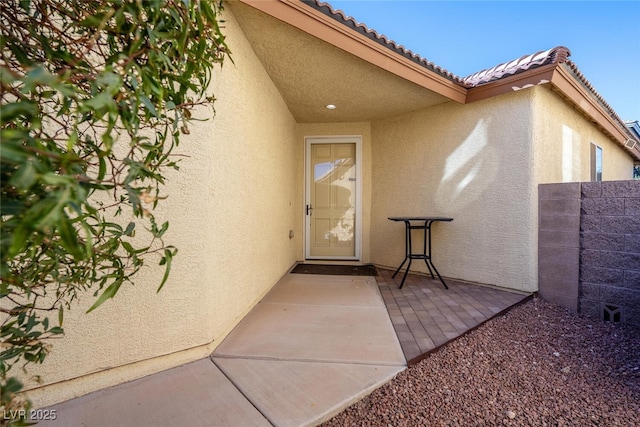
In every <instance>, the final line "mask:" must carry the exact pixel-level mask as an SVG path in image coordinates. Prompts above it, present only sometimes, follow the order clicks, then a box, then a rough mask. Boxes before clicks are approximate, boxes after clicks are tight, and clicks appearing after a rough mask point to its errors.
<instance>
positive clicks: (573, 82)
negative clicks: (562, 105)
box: [551, 64, 640, 161]
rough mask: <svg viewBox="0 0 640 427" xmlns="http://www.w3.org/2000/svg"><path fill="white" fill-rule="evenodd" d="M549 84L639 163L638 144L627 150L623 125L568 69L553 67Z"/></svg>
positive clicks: (561, 65)
mask: <svg viewBox="0 0 640 427" xmlns="http://www.w3.org/2000/svg"><path fill="white" fill-rule="evenodd" d="M551 84H552V86H553V87H554V88H556V89H557V90H559V91H560V92H561V93H562V94H563V95H564V96H566V97H567V98H568V99H569V100H570V101H571V102H572V103H573V104H574V105H576V106H577V107H578V108H579V109H580V110H581V111H582V112H583V113H584V114H586V115H587V116H588V117H590V118H591V121H592V122H593V123H594V124H595V125H596V126H597V127H599V128H600V129H601V130H602V131H603V132H605V133H606V134H607V135H609V137H611V138H612V139H613V140H614V141H615V142H617V143H618V144H619V145H620V146H621V147H622V148H623V149H624V150H626V151H627V152H628V153H629V154H631V156H632V157H633V158H634V160H635V161H640V146H639V145H640V144H635V146H634V147H632V148H629V147H627V146H626V142H627V140H628V139H629V133H628V130H627V129H626V127H625V126H624V123H619V120H616V118H615V117H613V116H612V115H611V113H609V112H608V111H607V110H606V109H605V108H604V107H603V106H602V105H601V104H600V103H599V102H598V101H597V100H596V99H595V98H594V97H593V96H592V94H591V92H590V91H589V90H588V89H587V88H585V87H584V86H583V85H582V84H581V83H580V81H579V80H578V79H577V78H576V77H575V75H574V74H573V73H572V71H571V70H570V69H569V67H566V66H563V64H558V66H556V67H555V70H554V73H553V76H552V78H551Z"/></svg>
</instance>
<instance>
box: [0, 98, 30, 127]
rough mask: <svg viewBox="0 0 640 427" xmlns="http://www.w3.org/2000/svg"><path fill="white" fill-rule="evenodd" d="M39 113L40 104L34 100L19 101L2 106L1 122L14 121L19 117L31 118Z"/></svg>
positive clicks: (0, 111) (0, 110)
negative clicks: (33, 101)
mask: <svg viewBox="0 0 640 427" xmlns="http://www.w3.org/2000/svg"><path fill="white" fill-rule="evenodd" d="M36 114H38V106H37V105H36V104H34V103H32V102H27V101H19V102H12V103H9V104H5V105H2V106H0V124H2V125H4V124H5V123H9V122H12V121H13V120H15V119H16V118H18V117H25V118H29V117H31V116H35V115H36Z"/></svg>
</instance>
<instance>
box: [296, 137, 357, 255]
mask: <svg viewBox="0 0 640 427" xmlns="http://www.w3.org/2000/svg"><path fill="white" fill-rule="evenodd" d="M304 141H305V154H304V159H305V167H304V205H303V206H302V209H303V212H302V215H303V218H304V221H303V223H304V246H305V249H304V257H305V259H311V260H314V259H315V260H323V259H325V260H329V259H330V260H340V261H342V260H344V261H359V260H360V257H361V253H362V135H343V136H341V135H331V136H326V135H325V136H305V138H304ZM340 143H347V144H355V145H356V158H355V164H356V218H355V220H356V226H355V229H354V233H355V236H354V237H355V242H354V243H355V248H354V252H355V253H354V256H349V257H345V256H311V233H310V232H309V231H310V228H311V221H310V217H309V215H307V214H306V211H305V210H306V205H308V204H309V203H310V198H311V177H312V172H311V146H312V145H313V144H340Z"/></svg>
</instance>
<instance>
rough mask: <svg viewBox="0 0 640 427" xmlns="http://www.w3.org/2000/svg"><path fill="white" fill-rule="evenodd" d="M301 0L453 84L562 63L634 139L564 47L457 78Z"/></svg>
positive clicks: (315, 0) (327, 8)
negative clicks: (571, 59)
mask: <svg viewBox="0 0 640 427" xmlns="http://www.w3.org/2000/svg"><path fill="white" fill-rule="evenodd" d="M300 1H302V2H303V3H305V4H307V5H309V6H311V7H312V8H314V9H316V10H318V11H320V12H322V13H323V14H325V15H326V16H328V17H330V18H332V19H334V20H336V21H338V22H340V23H342V24H343V25H345V26H347V27H349V28H352V29H353V30H355V31H357V32H358V33H360V34H362V35H364V36H366V37H368V38H369V39H371V40H373V41H375V42H376V43H379V44H380V45H382V46H385V47H386V48H388V49H390V50H392V51H394V52H396V53H398V54H399V55H402V56H404V57H405V58H408V59H410V60H411V61H413V62H415V63H417V64H419V65H421V66H423V67H425V68H427V69H428V70H431V71H434V72H436V73H438V74H439V75H441V76H443V77H445V78H447V79H448V80H450V81H452V82H454V83H457V84H459V85H461V86H463V87H465V88H473V87H477V86H480V85H483V84H487V83H490V82H493V81H496V80H499V79H502V78H505V77H509V76H513V75H515V74H519V73H522V72H525V71H527V70H531V69H534V68H538V67H541V66H544V65H547V64H563V66H566V67H568V68H569V70H570V71H571V72H572V74H573V75H574V76H575V77H576V79H577V80H578V81H579V82H580V83H581V84H582V85H583V86H584V87H585V89H586V90H587V91H588V92H589V93H591V94H592V95H593V97H594V98H595V99H596V100H597V102H598V103H599V104H600V105H601V106H602V107H603V108H604V109H605V110H606V111H607V113H609V115H610V116H611V117H612V118H613V119H614V120H615V121H617V122H618V124H619V125H620V126H621V128H622V129H624V130H625V131H627V133H628V135H630V136H632V137H633V138H634V139H635V138H637V137H636V136H635V135H633V133H632V132H631V131H630V130H629V128H628V127H627V126H626V125H625V122H624V121H622V120H621V119H620V117H619V116H618V115H617V114H616V112H615V111H614V110H613V108H611V106H610V105H609V104H607V102H606V101H605V100H604V98H602V96H601V95H600V94H599V93H598V92H597V91H596V90H595V88H594V87H593V86H592V85H591V83H590V82H589V81H588V80H587V79H586V78H585V76H584V75H583V74H582V73H581V72H580V70H579V69H578V67H577V66H576V65H575V64H574V63H573V62H572V61H570V60H569V59H568V57H569V56H570V55H571V52H570V51H569V49H568V48H566V47H564V46H556V47H554V48H551V49H548V50H544V51H540V52H536V53H533V54H531V55H525V56H521V57H520V58H518V59H515V60H513V61H509V62H505V63H504V64H499V65H496V66H495V67H492V68H488V69H486V70H482V71H478V72H477V73H474V74H471V75H470V76H467V77H465V78H460V77H458V76H457V75H455V74H453V73H451V72H450V71H447V70H446V69H444V68H442V67H440V66H438V65H436V64H434V63H433V62H431V61H428V60H427V59H425V58H423V57H421V56H420V55H418V54H415V53H413V52H412V51H410V50H409V49H406V48H405V47H403V46H401V45H399V44H397V43H396V42H394V41H393V40H390V39H388V38H387V37H386V36H385V35H382V34H379V33H378V32H376V31H375V30H373V29H370V28H368V27H367V26H366V25H365V24H362V23H359V22H358V21H356V20H355V19H354V18H352V17H350V16H347V15H345V14H344V12H342V11H341V10H336V9H334V8H333V7H332V6H331V5H330V4H328V3H325V2H322V1H320V0H300Z"/></svg>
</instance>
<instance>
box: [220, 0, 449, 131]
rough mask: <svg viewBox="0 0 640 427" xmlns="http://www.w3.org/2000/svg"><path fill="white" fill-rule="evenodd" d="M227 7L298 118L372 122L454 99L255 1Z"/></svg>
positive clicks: (308, 120) (323, 120) (311, 121)
mask: <svg viewBox="0 0 640 427" xmlns="http://www.w3.org/2000/svg"><path fill="white" fill-rule="evenodd" d="M227 6H228V7H230V8H231V10H232V12H233V14H234V16H235V17H236V19H237V21H238V23H239V24H240V26H241V28H242V30H243V31H244V33H245V35H246V36H247V38H248V39H249V41H250V43H251V45H252V46H253V49H254V51H255V53H256V55H257V56H258V58H259V59H260V61H261V62H262V64H263V66H264V68H265V69H266V71H267V73H269V76H270V77H271V79H272V80H273V82H274V83H275V85H276V87H277V88H278V90H279V91H280V93H281V94H282V96H283V98H284V100H285V102H286V103H287V105H288V107H289V109H290V111H291V113H292V114H293V116H294V117H295V119H296V120H297V121H298V122H299V123H319V122H363V121H372V120H377V119H382V118H386V117H393V116H398V115H400V114H404V113H407V112H411V111H415V110H419V109H422V108H426V107H429V106H432V105H436V104H440V103H443V102H447V101H450V100H449V99H448V98H446V97H445V96H442V95H440V94H437V93H435V92H433V91H431V90H429V89H426V88H424V87H421V86H419V85H417V84H414V83H412V82H409V81H407V80H405V79H403V78H401V77H399V76H397V75H395V74H392V73H390V72H388V71H385V70H384V69H382V68H380V67H378V66H376V65H373V64H371V63H369V62H366V61H365V60H362V59H360V58H358V57H356V56H354V55H351V54H350V53H347V52H345V51H343V50H341V49H339V48H337V47H335V46H333V45H331V44H329V43H327V42H324V41H322V40H319V39H317V38H316V37H314V36H312V35H309V34H307V33H305V32H303V31H301V30H299V29H297V28H294V27H293V26H290V25H288V24H286V23H284V22H282V21H280V20H278V19H276V18H273V17H271V16H269V15H267V14H265V13H263V12H261V11H258V10H256V9H254V8H253V7H251V6H248V5H246V4H243V3H240V2H230V3H227ZM327 104H335V105H336V106H337V107H338V108H337V109H336V110H327V109H326V108H325V106H326V105H327Z"/></svg>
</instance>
